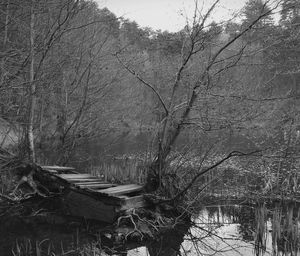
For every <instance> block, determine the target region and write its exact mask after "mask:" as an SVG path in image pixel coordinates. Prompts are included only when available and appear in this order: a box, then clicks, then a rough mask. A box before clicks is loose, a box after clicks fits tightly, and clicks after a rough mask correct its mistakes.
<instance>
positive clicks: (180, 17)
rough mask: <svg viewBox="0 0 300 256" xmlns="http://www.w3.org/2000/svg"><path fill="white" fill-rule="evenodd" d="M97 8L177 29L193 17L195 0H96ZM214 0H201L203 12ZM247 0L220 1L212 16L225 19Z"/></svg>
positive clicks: (143, 23) (144, 24)
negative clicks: (105, 8)
mask: <svg viewBox="0 0 300 256" xmlns="http://www.w3.org/2000/svg"><path fill="white" fill-rule="evenodd" d="M96 2H97V3H98V5H99V8H104V7H107V8H108V9H109V10H110V11H111V12H113V13H114V14H116V15H117V16H118V17H120V16H123V17H124V18H126V19H130V20H131V21H136V22H137V23H138V24H139V25H140V26H141V27H151V28H153V29H154V30H168V31H170V32H176V31H179V30H181V29H182V28H183V27H184V26H185V25H186V17H189V18H192V17H193V11H194V8H195V0H96ZM213 2H214V0H202V1H201V0H200V1H199V5H198V6H199V7H200V9H201V8H203V11H205V10H207V8H209V7H210V6H211V4H212V3H213ZM245 2H246V0H221V1H220V4H219V5H218V7H217V8H216V10H215V11H214V13H213V15H212V18H213V19H214V20H215V21H222V20H228V19H230V18H231V17H232V15H233V14H234V13H236V12H238V11H239V10H240V9H241V8H242V7H243V6H244V4H245Z"/></svg>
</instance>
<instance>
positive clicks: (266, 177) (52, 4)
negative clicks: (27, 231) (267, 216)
mask: <svg viewBox="0 0 300 256" xmlns="http://www.w3.org/2000/svg"><path fill="white" fill-rule="evenodd" d="M218 2H219V1H216V2H215V4H214V5H212V6H211V8H210V9H209V10H207V12H206V13H201V14H200V11H199V8H198V7H197V5H195V15H194V17H187V24H186V26H185V27H184V28H183V29H182V30H181V31H178V32H176V33H171V32H168V31H154V30H152V29H151V28H141V27H140V26H139V25H138V24H137V23H135V22H134V21H130V20H126V19H124V18H122V17H117V16H116V15H115V14H113V13H112V12H110V11H109V10H108V9H99V8H98V6H97V4H96V3H94V2H93V1H87V0H86V1H84V0H39V1H38V0H31V1H24V0H2V1H1V3H0V12H1V15H0V132H1V133H0V148H1V151H0V158H1V166H2V167H0V168H1V172H2V173H3V172H4V170H5V168H7V167H10V166H11V165H12V163H11V162H9V161H7V159H10V157H12V156H13V157H14V158H17V159H22V160H26V161H30V162H36V163H41V164H63V165H66V164H71V165H76V164H78V162H79V161H83V162H84V161H85V164H86V166H88V165H90V164H92V163H94V161H95V159H94V158H97V157H100V156H105V155H106V154H107V155H112V152H110V147H111V146H112V145H114V147H118V142H119V141H120V140H122V141H124V140H125V142H126V143H128V144H129V145H132V141H135V140H138V138H139V136H141V137H142V138H143V140H142V141H144V144H145V145H144V147H143V148H141V150H140V152H139V155H142V157H144V168H145V169H146V171H147V173H148V178H147V188H148V190H149V191H153V190H156V189H157V188H160V189H161V190H162V191H163V192H164V195H170V196H174V195H175V197H180V196H183V195H184V194H185V193H186V192H187V191H193V189H190V188H192V187H193V185H196V186H195V187H196V188H199V187H200V188H201V189H202V190H204V189H207V187H203V188H202V187H201V186H202V185H203V184H206V183H207V184H209V186H210V187H211V188H212V190H214V189H215V188H218V187H220V184H222V186H223V187H226V186H228V187H232V185H234V186H236V187H240V188H241V189H242V190H243V191H244V192H247V191H251V192H253V193H255V192H259V193H261V192H263V193H265V194H267V193H272V194H282V193H284V194H286V195H297V193H299V191H300V188H299V185H300V177H299V168H300V166H299V165H300V162H299V157H300V155H299V147H300V116H299V110H300V105H299V103H300V101H299V95H300V88H299V86H300V52H299V45H300V2H299V1H298V0H282V1H272V3H271V2H270V1H263V0H249V1H248V2H247V3H246V5H245V7H244V8H243V9H242V10H241V12H240V13H239V14H238V15H237V17H236V19H232V20H230V21H228V22H222V23H217V22H211V20H212V19H211V17H212V14H213V11H214V9H215V8H218ZM274 14H275V15H274ZM144 138H146V139H144ZM95 145H97V154H95V153H93V154H91V155H90V156H88V154H87V152H90V151H91V150H92V148H93V146H95ZM83 149H84V150H83ZM84 151H86V152H85V153H84ZM125 153H126V152H125ZM135 155H136V156H137V155H138V154H137V152H135ZM115 157H117V156H115ZM139 157H141V156H139ZM209 171H211V172H210V173H209V174H208V172H209ZM205 173H206V175H205V176H204V174H205ZM171 184H172V186H171ZM214 184H215V186H214ZM171 187H172V188H171ZM166 190H167V194H166Z"/></svg>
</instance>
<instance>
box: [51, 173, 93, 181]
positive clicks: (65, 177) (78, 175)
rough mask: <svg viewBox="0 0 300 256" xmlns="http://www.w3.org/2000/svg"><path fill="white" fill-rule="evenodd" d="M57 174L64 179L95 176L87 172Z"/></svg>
mask: <svg viewBox="0 0 300 256" xmlns="http://www.w3.org/2000/svg"><path fill="white" fill-rule="evenodd" d="M57 176H58V177H60V178H62V179H66V180H72V179H91V178H95V176H92V175H91V174H88V173H74V174H73V173H72V174H57Z"/></svg>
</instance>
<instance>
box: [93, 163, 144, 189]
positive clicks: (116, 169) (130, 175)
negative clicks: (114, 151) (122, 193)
mask: <svg viewBox="0 0 300 256" xmlns="http://www.w3.org/2000/svg"><path fill="white" fill-rule="evenodd" d="M146 169H147V164H146V163H145V162H143V161H141V160H140V159H127V158H124V159H118V160H117V161H110V162H101V163H100V164H98V165H97V166H91V167H90V168H89V172H90V173H91V174H92V175H94V176H97V177H100V178H102V179H104V180H105V181H107V182H112V183H119V184H123V183H124V184H125V183H137V184H144V183H145V182H146V172H147V170H146Z"/></svg>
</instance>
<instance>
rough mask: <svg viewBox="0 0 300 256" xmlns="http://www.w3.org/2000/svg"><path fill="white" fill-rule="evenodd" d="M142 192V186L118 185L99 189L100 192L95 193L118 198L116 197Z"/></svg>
mask: <svg viewBox="0 0 300 256" xmlns="http://www.w3.org/2000/svg"><path fill="white" fill-rule="evenodd" d="M142 190H143V186H140V185H137V184H129V185H120V186H116V187H112V188H107V189H101V190H97V192H100V193H104V194H109V195H114V196H118V195H124V194H129V193H132V192H138V191H142Z"/></svg>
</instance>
